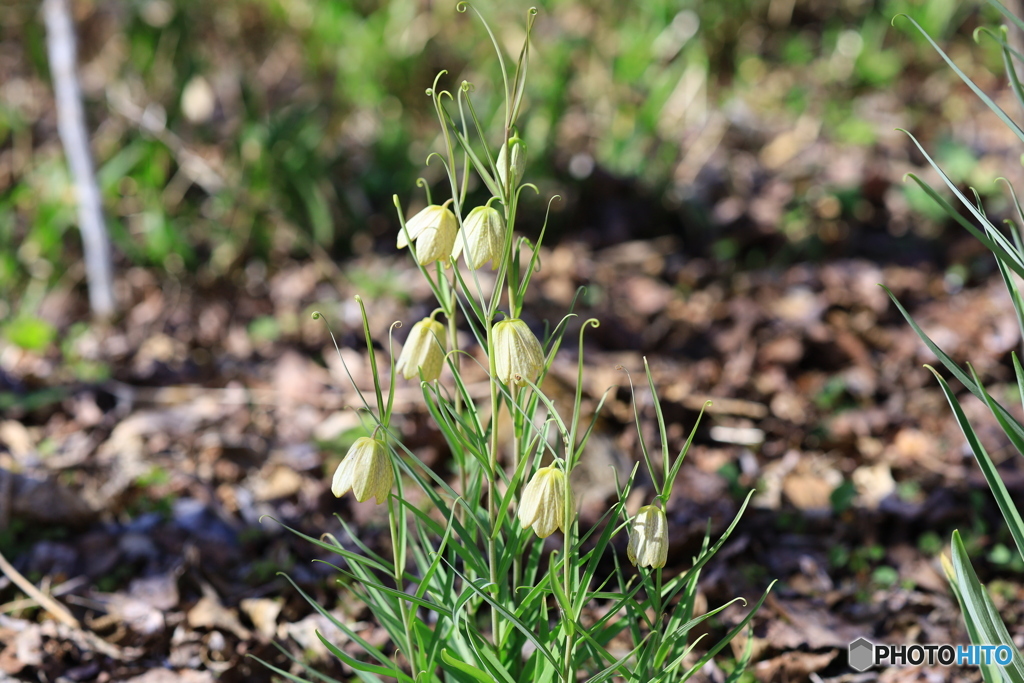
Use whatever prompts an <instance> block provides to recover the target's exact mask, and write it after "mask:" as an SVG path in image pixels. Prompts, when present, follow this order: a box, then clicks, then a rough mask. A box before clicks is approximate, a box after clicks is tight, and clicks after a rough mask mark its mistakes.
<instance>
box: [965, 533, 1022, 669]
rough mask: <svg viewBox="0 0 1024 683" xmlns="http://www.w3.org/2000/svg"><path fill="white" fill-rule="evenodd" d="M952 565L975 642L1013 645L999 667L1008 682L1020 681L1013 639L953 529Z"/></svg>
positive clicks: (1018, 664)
mask: <svg viewBox="0 0 1024 683" xmlns="http://www.w3.org/2000/svg"><path fill="white" fill-rule="evenodd" d="M951 545H952V551H953V567H954V569H955V571H956V579H957V584H958V585H959V586H960V591H961V596H962V598H963V604H964V607H965V610H964V619H965V620H970V622H972V623H973V626H974V628H975V630H976V631H977V635H978V639H979V642H980V643H982V644H987V645H1009V646H1010V647H1011V648H1013V652H1014V656H1013V661H1012V662H1011V663H1010V665H1009V666H1007V667H1005V668H1004V669H1003V675H1004V676H1005V677H1006V678H1007V679H1009V680H1010V681H1011V683H1024V663H1022V661H1021V657H1020V652H1019V651H1017V648H1016V646H1015V645H1014V644H1013V640H1012V639H1011V638H1010V636H1009V633H1007V631H1006V626H1005V625H1004V624H1003V622H1002V619H1000V618H999V615H998V613H996V612H995V610H994V609H993V607H992V600H991V599H990V598H989V596H988V592H987V591H986V590H985V587H984V586H983V585H982V584H981V582H980V581H979V580H978V575H977V574H975V572H974V567H973V566H971V558H970V556H968V554H967V549H966V548H965V547H964V543H963V540H961V538H960V532H959V531H954V532H953V542H952V544H951Z"/></svg>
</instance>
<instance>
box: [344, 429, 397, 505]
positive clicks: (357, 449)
mask: <svg viewBox="0 0 1024 683" xmlns="http://www.w3.org/2000/svg"><path fill="white" fill-rule="evenodd" d="M394 480H395V473H394V471H393V470H392V469H391V459H390V458H389V457H388V449H387V446H385V445H384V442H383V441H380V440H379V439H371V438H370V437H368V436H363V437H360V438H358V439H356V442H355V443H354V444H352V447H351V448H349V449H348V453H346V454H345V459H344V460H342V461H341V464H340V465H338V469H337V470H335V472H334V481H333V482H331V493H333V494H334V495H335V496H336V497H338V498H341V497H342V496H343V495H345V494H346V493H348V491H349V490H350V489H351V491H352V495H354V496H355V497H356V500H358V501H359V502H360V503H362V502H365V501H367V500H369V499H370V496H374V497H375V498H376V499H377V504H378V505H380V504H381V503H383V502H384V501H385V500H387V498H388V494H389V493H391V484H392V483H394Z"/></svg>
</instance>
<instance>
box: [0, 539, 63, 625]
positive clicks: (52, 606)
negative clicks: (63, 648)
mask: <svg viewBox="0 0 1024 683" xmlns="http://www.w3.org/2000/svg"><path fill="white" fill-rule="evenodd" d="M0 572H3V573H4V574H5V575H6V576H7V578H9V579H10V580H11V581H13V582H14V585H16V586H17V587H18V588H20V589H21V590H23V591H25V593H26V594H27V595H28V596H29V597H30V598H32V599H33V600H35V601H36V602H37V603H39V606H40V607H42V608H43V609H45V610H46V611H47V612H49V613H50V614H51V615H53V617H54V618H55V619H57V620H58V621H60V622H61V623H62V624H66V625H67V626H70V627H71V628H74V629H80V628H81V626H80V625H79V623H78V619H75V617H74V616H73V615H72V614H71V612H69V611H68V609H67V607H65V606H64V605H62V604H60V603H59V602H57V601H56V600H54V599H53V598H51V597H50V596H49V595H47V594H46V593H44V592H42V591H41V590H39V589H38V588H36V587H35V585H34V584H33V583H32V582H31V581H29V580H28V579H26V578H25V577H24V576H22V575H21V572H19V571H18V570H17V569H15V568H14V565H12V564H11V563H10V562H8V561H7V558H6V557H4V554H3V553H0Z"/></svg>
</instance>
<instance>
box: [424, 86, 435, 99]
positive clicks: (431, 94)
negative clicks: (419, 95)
mask: <svg viewBox="0 0 1024 683" xmlns="http://www.w3.org/2000/svg"><path fill="white" fill-rule="evenodd" d="M425 92H426V95H427V97H433V95H434V89H433V88H427V89H426V91H425Z"/></svg>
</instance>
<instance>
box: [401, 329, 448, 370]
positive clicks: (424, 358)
mask: <svg viewBox="0 0 1024 683" xmlns="http://www.w3.org/2000/svg"><path fill="white" fill-rule="evenodd" d="M444 344H446V342H445V330H444V325H442V324H441V323H439V322H437V321H436V320H432V319H431V318H424V319H423V320H421V321H419V322H418V323H416V324H415V325H413V326H412V330H410V332H409V337H408V339H406V340H405V346H403V347H402V353H400V354H399V356H398V362H397V363H395V372H397V373H399V374H400V375H402V377H404V378H406V379H414V378H416V377H420V376H421V375H422V377H423V380H424V381H426V382H433V381H434V380H435V379H437V378H438V377H440V376H441V366H442V365H443V364H444V346H443V345H444Z"/></svg>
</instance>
